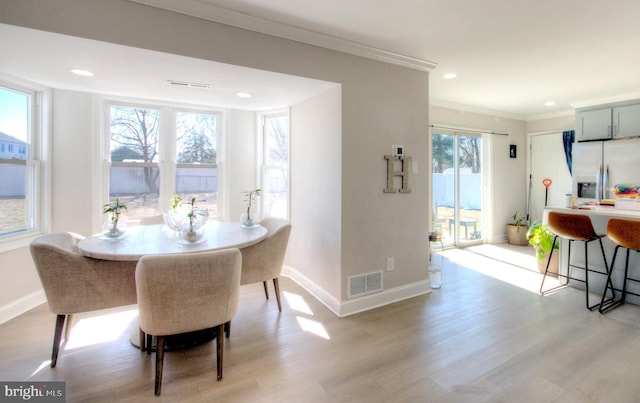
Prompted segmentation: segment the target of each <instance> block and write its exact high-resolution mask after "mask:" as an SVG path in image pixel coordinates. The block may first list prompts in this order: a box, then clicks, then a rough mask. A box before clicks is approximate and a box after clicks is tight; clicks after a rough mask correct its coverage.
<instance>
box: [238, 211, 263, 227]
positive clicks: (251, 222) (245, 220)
mask: <svg viewBox="0 0 640 403" xmlns="http://www.w3.org/2000/svg"><path fill="white" fill-rule="evenodd" d="M258 221H260V219H259V218H258V215H257V214H256V213H249V214H247V213H242V214H241V215H240V225H242V226H243V227H245V228H251V227H255V226H256V225H258Z"/></svg>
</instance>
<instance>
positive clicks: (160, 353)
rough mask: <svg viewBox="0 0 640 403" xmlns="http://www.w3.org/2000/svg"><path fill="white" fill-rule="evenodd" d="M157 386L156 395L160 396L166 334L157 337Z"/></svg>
mask: <svg viewBox="0 0 640 403" xmlns="http://www.w3.org/2000/svg"><path fill="white" fill-rule="evenodd" d="M156 344H157V346H156V386H155V395H156V396H160V392H161V390H162V364H163V363H164V336H157V337H156Z"/></svg>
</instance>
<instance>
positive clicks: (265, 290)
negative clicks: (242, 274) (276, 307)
mask: <svg viewBox="0 0 640 403" xmlns="http://www.w3.org/2000/svg"><path fill="white" fill-rule="evenodd" d="M262 285H263V286H264V296H265V297H267V299H269V290H268V289H267V282H266V281H263V282H262Z"/></svg>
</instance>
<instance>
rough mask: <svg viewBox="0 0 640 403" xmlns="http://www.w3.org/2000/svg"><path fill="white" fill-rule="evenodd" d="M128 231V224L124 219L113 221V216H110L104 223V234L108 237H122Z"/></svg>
mask: <svg viewBox="0 0 640 403" xmlns="http://www.w3.org/2000/svg"><path fill="white" fill-rule="evenodd" d="M126 231H127V224H126V223H125V222H124V221H120V220H116V221H113V220H112V219H111V218H108V219H107V221H105V223H104V224H102V235H104V236H105V237H107V238H113V239H117V238H121V237H123V236H124V234H125V232H126Z"/></svg>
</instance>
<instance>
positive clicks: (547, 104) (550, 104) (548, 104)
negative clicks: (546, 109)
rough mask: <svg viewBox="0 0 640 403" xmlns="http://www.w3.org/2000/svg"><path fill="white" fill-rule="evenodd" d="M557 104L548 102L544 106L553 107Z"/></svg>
mask: <svg viewBox="0 0 640 403" xmlns="http://www.w3.org/2000/svg"><path fill="white" fill-rule="evenodd" d="M555 104H556V103H555V102H553V101H547V102H545V103H544V106H553V105H555Z"/></svg>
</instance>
